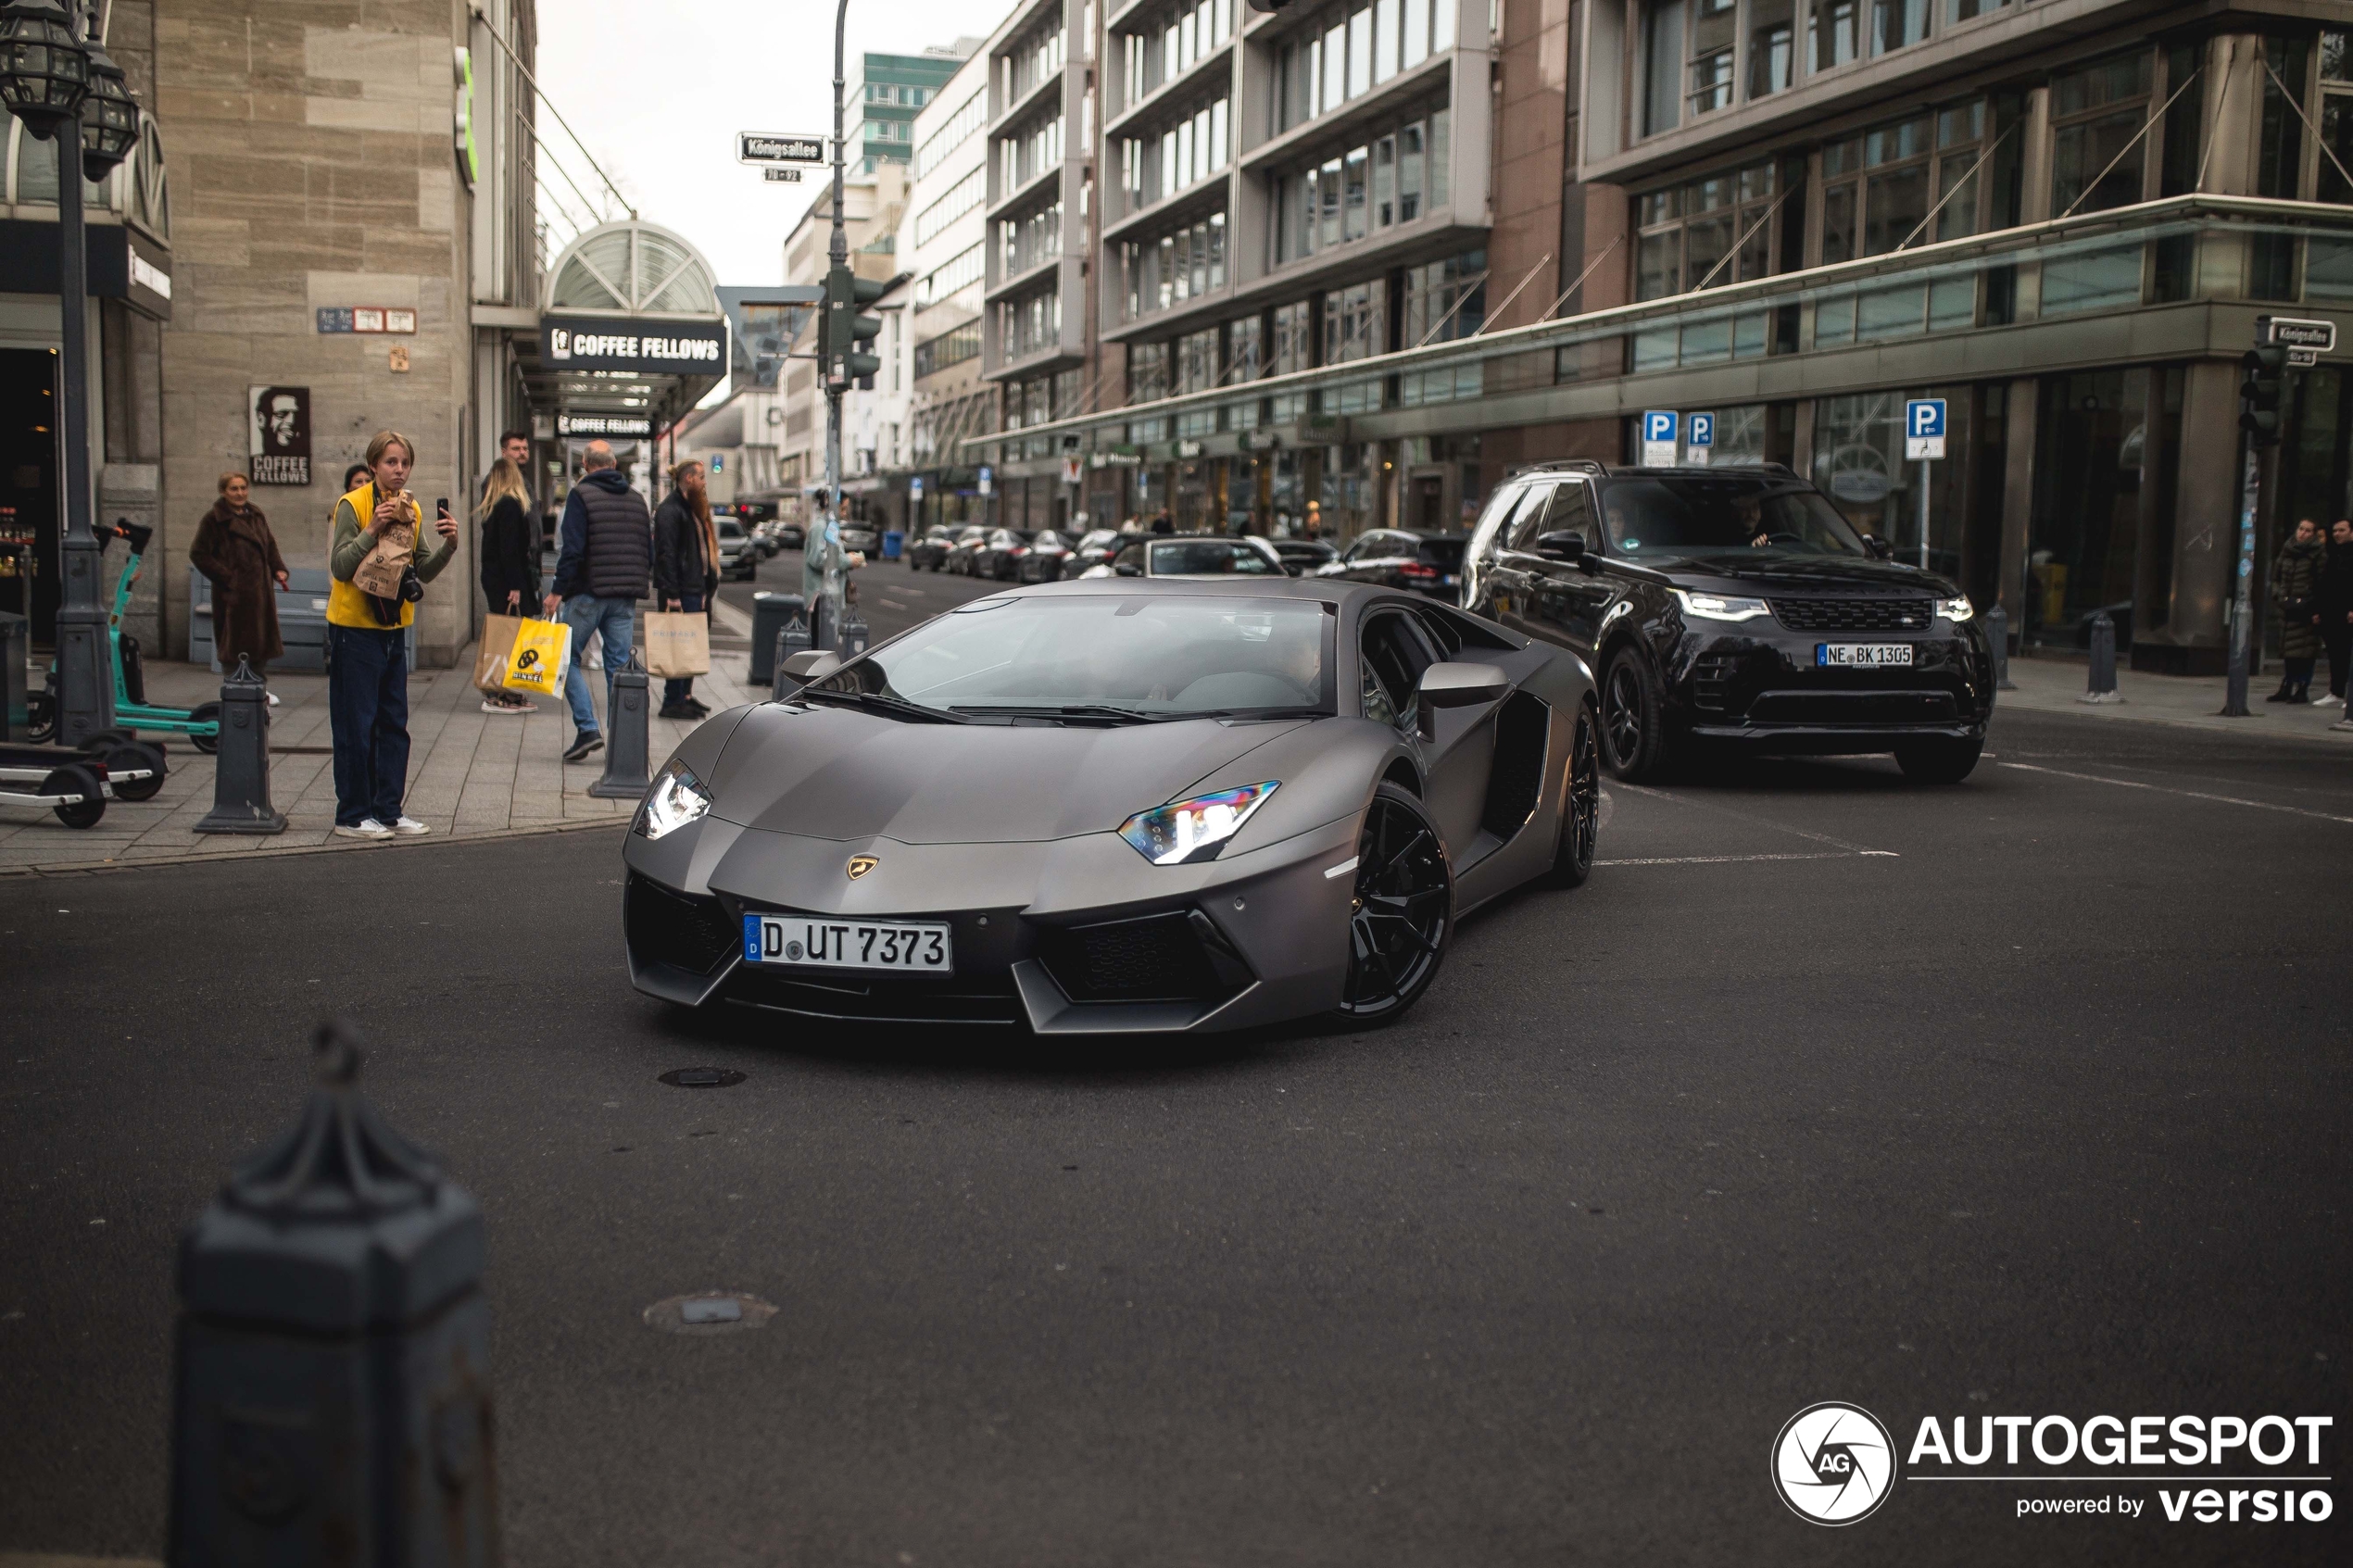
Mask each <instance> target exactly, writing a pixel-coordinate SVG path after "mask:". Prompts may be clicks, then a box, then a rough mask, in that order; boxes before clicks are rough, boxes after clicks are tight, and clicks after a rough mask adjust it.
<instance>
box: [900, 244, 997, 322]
mask: <svg viewBox="0 0 2353 1568" xmlns="http://www.w3.org/2000/svg"><path fill="white" fill-rule="evenodd" d="M987 269H988V253H987V248H986V247H985V246H982V245H974V246H973V247H971V248H970V249H969V250H966V251H964V252H963V253H962V254H961V255H959V256H956V257H952V258H950V260H948V261H947V262H945V263H943V264H942V265H940V266H938V267H936V268H934V269H932V270H931V271H929V272H928V273H926V274H925V275H924V277H923V278H922V279H921V280H920V281H919V282H917V283H916V284H915V308H916V309H918V310H928V309H930V308H931V307H933V306H935V305H938V304H940V303H941V302H943V301H945V300H946V299H948V298H949V297H950V295H955V294H959V293H961V292H962V291H963V290H965V289H968V288H970V287H972V286H973V284H975V283H976V282H980V280H981V277H982V274H983V273H984V272H985V271H986V270H987Z"/></svg>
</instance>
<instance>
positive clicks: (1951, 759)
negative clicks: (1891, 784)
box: [1895, 739, 1985, 784]
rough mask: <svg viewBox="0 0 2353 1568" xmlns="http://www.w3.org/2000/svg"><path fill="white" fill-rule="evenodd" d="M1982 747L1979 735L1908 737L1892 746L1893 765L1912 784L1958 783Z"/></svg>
mask: <svg viewBox="0 0 2353 1568" xmlns="http://www.w3.org/2000/svg"><path fill="white" fill-rule="evenodd" d="M1984 749H1985V742H1984V741H1983V740H1982V739H1978V740H1943V739H1937V740H1916V741H1909V742H1906V744H1904V745H1902V746H1897V747H1896V748H1895V765H1896V766H1897V767H1899V768H1901V769H1903V770H1904V776H1905V777H1906V778H1907V779H1909V780H1911V781H1912V782H1913V783H1914V784H1958V783H1960V782H1961V781H1962V780H1963V779H1965V778H1968V777H1969V771H1970V770H1971V769H1973V768H1975V767H1976V766H1977V758H1978V754H1979V753H1980V752H1982V751H1983V750H1984Z"/></svg>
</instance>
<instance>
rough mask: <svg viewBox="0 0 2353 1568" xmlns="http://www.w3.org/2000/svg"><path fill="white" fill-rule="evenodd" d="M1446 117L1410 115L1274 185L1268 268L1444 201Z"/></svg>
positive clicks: (1415, 216)
mask: <svg viewBox="0 0 2353 1568" xmlns="http://www.w3.org/2000/svg"><path fill="white" fill-rule="evenodd" d="M1448 119H1449V116H1448V111H1447V110H1445V109H1436V110H1433V111H1431V112H1430V113H1429V115H1428V118H1427V119H1423V118H1419V117H1416V118H1415V119H1409V120H1407V121H1406V122H1405V123H1404V124H1403V125H1401V126H1397V127H1395V128H1393V129H1388V130H1384V131H1383V132H1381V133H1380V134H1379V135H1378V136H1375V137H1374V138H1373V139H1372V140H1370V141H1368V142H1366V143H1365V144H1362V145H1360V146H1355V147H1351V148H1349V149H1347V150H1346V151H1344V152H1340V153H1336V154H1334V155H1333V156H1332V157H1327V158H1326V159H1324V160H1323V161H1322V162H1320V163H1317V164H1313V165H1310V166H1309V167H1307V168H1305V169H1300V170H1297V171H1296V172H1292V173H1286V174H1278V175H1277V176H1276V177H1275V182H1274V196H1275V201H1274V207H1275V232H1274V236H1273V241H1274V249H1275V257H1274V261H1275V265H1277V266H1281V265H1282V264H1284V263H1285V262H1290V261H1296V260H1298V259H1299V258H1300V257H1305V256H1314V255H1315V254H1317V253H1318V252H1321V251H1327V250H1330V249H1333V248H1335V247H1337V246H1340V245H1349V244H1353V242H1355V241H1357V240H1361V239H1364V238H1365V236H1366V235H1368V234H1376V233H1378V232H1381V231H1382V230H1384V229H1388V228H1391V227H1393V226H1395V225H1397V224H1401V223H1412V222H1415V221H1416V220H1419V219H1421V218H1423V217H1425V216H1426V215H1428V214H1429V213H1431V212H1434V211H1437V210H1438V209H1440V208H1441V207H1444V206H1445V205H1446V202H1447V181H1446V172H1447V171H1446V157H1447V152H1446V148H1447V146H1448V144H1449V138H1448Z"/></svg>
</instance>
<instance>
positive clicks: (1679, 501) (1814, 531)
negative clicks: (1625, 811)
mask: <svg viewBox="0 0 2353 1568" xmlns="http://www.w3.org/2000/svg"><path fill="white" fill-rule="evenodd" d="M1887 555H1888V551H1887V547H1886V546H1884V545H1883V544H1881V542H1880V541H1878V540H1876V539H1870V538H1867V537H1866V536H1864V535H1860V534H1858V533H1856V532H1855V529H1854V528H1853V526H1852V525H1851V524H1849V523H1848V522H1847V521H1846V519H1845V518H1843V516H1841V515H1840V514H1839V512H1838V510H1837V509H1836V508H1833V507H1832V506H1831V504H1830V502H1829V500H1828V499H1827V498H1825V497H1824V496H1823V495H1821V493H1820V492H1818V491H1817V490H1816V489H1815V488H1814V487H1813V486H1812V485H1810V484H1808V483H1806V482H1805V481H1804V480H1802V479H1800V478H1798V477H1797V476H1796V475H1795V474H1793V473H1792V472H1791V471H1790V470H1787V469H1785V468H1782V467H1780V465H1778V464H1767V465H1764V466H1761V467H1746V468H1720V469H1707V468H1684V469H1644V468H1617V467H1610V466H1606V465H1604V464H1601V463H1597V462H1592V461H1590V460H1584V459H1572V460H1569V461H1565V462H1556V463H1544V464H1540V465H1538V466H1537V467H1535V468H1532V469H1528V470H1521V471H1519V472H1516V473H1515V474H1513V475H1512V476H1511V478H1510V479H1509V480H1507V481H1506V482H1505V483H1504V484H1503V486H1502V487H1501V488H1500V489H1498V490H1497V492H1496V493H1495V495H1494V497H1493V498H1492V499H1491V501H1489V503H1488V505H1487V509H1486V511H1485V512H1484V513H1483V514H1482V515H1481V516H1480V518H1479V520H1478V529H1477V530H1476V531H1475V532H1474V533H1472V535H1471V541H1470V547H1469V550H1468V551H1467V558H1466V562H1465V567H1464V583H1463V600H1462V602H1463V605H1464V607H1465V608H1468V609H1471V610H1474V611H1476V612H1477V613H1478V614H1480V615H1485V616H1488V617H1490V618H1491V619H1493V620H1496V621H1502V622H1503V623H1504V625H1506V626H1510V627H1512V628H1514V629H1515V630H1517V631H1520V632H1524V633H1528V634H1529V635H1530V636H1535V637H1541V638H1544V639H1545V640H1546V641H1548V642H1554V643H1559V644H1563V645H1565V646H1567V647H1570V648H1573V649H1575V650H1576V651H1577V652H1578V653H1579V654H1581V655H1582V656H1584V658H1585V659H1586V661H1587V662H1588V663H1589V664H1591V665H1592V669H1593V671H1594V678H1595V680H1596V682H1597V684H1599V685H1600V687H1601V693H1602V754H1603V757H1604V760H1605V761H1606V762H1607V763H1608V766H1609V769H1610V771H1612V772H1614V773H1616V774H1617V776H1618V777H1619V778H1622V779H1628V780H1639V779H1643V778H1647V777H1651V776H1653V775H1655V774H1656V773H1658V772H1659V771H1661V770H1662V769H1663V768H1665V767H1666V765H1667V762H1668V761H1669V759H1671V758H1672V757H1673V756H1674V755H1675V753H1676V751H1677V749H1678V748H1679V746H1681V744H1682V743H1683V742H1684V740H1685V739H1686V738H1687V737H1692V736H1701V737H1706V738H1709V739H1711V740H1721V741H1738V742H1744V743H1748V744H1751V745H1755V746H1762V747H1767V748H1769V749H1772V750H1776V751H1783V752H1805V753H1812V754H1817V755H1823V754H1842V753H1863V752H1886V751H1892V752H1894V754H1895V759H1896V761H1897V762H1898V763H1899V764H1901V765H1902V767H1903V769H1904V771H1905V773H1906V775H1907V776H1908V777H1911V778H1914V779H1917V780H1919V781H1922V782H1924V783H1934V784H1952V783H1956V782H1957V781H1959V780H1960V779H1963V778H1965V777H1967V776H1968V774H1969V770H1970V769H1972V768H1974V767H1975V766H1976V765H1977V757H1978V753H1979V752H1980V751H1982V749H1983V748H1984V746H1985V721H1986V717H1987V715H1988V713H1989V712H1991V710H1992V709H1993V706H1994V675H1993V660H1992V658H1991V656H1990V654H1989V652H1988V649H1987V646H1986V641H1985V632H1984V628H1983V626H1982V624H1981V623H1980V622H1978V621H1976V620H1975V619H1974V617H1973V614H1972V611H1971V609H1970V607H1969V599H1968V597H1967V596H1965V595H1964V594H1963V593H1962V592H1961V590H1960V589H1959V588H1958V587H1957V586H1955V585H1954V584H1953V583H1949V582H1947V581H1946V580H1945V579H1944V578H1942V577H1938V576H1936V575H1935V574H1933V573H1931V572H1928V571H1919V570H1918V569H1916V568H1913V567H1908V566H1902V565H1898V564H1897V563H1895V562H1894V561H1893V560H1890V559H1888V558H1887Z"/></svg>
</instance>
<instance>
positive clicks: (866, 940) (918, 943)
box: [744, 915, 956, 974]
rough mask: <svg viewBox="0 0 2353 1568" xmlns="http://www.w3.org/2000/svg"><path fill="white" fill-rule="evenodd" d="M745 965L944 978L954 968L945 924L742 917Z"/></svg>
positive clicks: (758, 916) (791, 917) (806, 917)
mask: <svg viewBox="0 0 2353 1568" xmlns="http://www.w3.org/2000/svg"><path fill="white" fill-rule="evenodd" d="M744 962H746V963H762V964H777V965H781V966H784V967H786V968H791V967H794V966H796V965H797V966H799V967H802V968H808V969H881V970H891V971H896V972H900V973H912V974H948V973H952V972H954V970H955V967H956V963H955V952H954V949H953V947H951V946H950V941H949V927H947V926H946V925H944V924H939V923H937V922H928V921H924V922H916V921H887V922H886V921H862V920H847V921H829V920H820V919H818V918H816V917H815V916H813V915H746V916H744Z"/></svg>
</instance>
